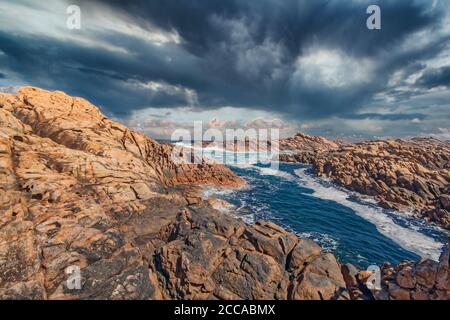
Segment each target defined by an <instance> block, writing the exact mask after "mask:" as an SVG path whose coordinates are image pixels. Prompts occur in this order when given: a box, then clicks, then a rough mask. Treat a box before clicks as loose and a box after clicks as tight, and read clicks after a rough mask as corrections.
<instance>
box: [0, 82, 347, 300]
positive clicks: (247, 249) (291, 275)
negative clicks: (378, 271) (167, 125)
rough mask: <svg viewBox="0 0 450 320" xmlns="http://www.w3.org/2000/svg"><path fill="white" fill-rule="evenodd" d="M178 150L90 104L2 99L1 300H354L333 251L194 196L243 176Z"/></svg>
mask: <svg viewBox="0 0 450 320" xmlns="http://www.w3.org/2000/svg"><path fill="white" fill-rule="evenodd" d="M171 151H172V147H171V146H168V145H161V144H158V143H157V142H155V141H153V140H151V139H149V138H147V137H146V136H144V135H142V134H140V133H137V132H133V131H131V130H129V129H127V128H126V127H124V126H122V125H121V124H119V123H116V122H114V121H111V120H109V119H107V118H105V117H104V116H103V115H102V114H101V113H100V111H99V110H98V109H97V108H96V107H95V106H93V105H91V104H90V103H88V102H87V101H85V100H83V99H80V98H72V97H70V96H67V95H66V94H64V93H62V92H48V91H44V90H40V89H37V88H29V87H27V88H21V89H20V93H19V94H18V95H17V96H16V95H10V94H0V299H172V298H186V299H204V298H205V299H206V298H208V299H209V298H211V299H214V298H219V299H231V298H243V299H347V298H349V295H348V292H347V290H346V287H345V282H344V280H343V277H342V274H341V273H340V265H339V264H338V262H337V261H336V259H335V258H334V256H332V255H331V254H328V253H323V252H322V251H321V249H320V248H319V247H318V246H317V245H315V244H314V243H312V242H310V241H307V240H302V239H299V238H297V237H296V236H294V235H293V234H291V233H288V232H286V231H284V230H283V229H281V228H280V227H278V226H276V225H274V224H272V223H269V222H260V223H257V224H256V225H254V226H247V225H244V224H243V223H242V222H241V221H239V220H236V219H234V218H231V217H228V216H226V215H223V214H221V213H219V212H218V211H216V210H214V209H213V208H212V207H211V206H210V205H209V204H208V202H205V201H203V200H202V199H201V198H200V197H198V195H197V194H196V185H198V184H205V183H206V184H213V185H216V186H221V187H236V186H239V185H241V184H243V183H244V182H243V181H242V180H241V179H240V178H239V177H237V176H235V175H234V174H233V173H232V172H231V171H230V170H229V169H227V168H226V167H224V166H221V165H217V164H209V163H204V164H202V165H190V164H177V163H175V162H173V161H172V158H171V155H170V153H171ZM74 268H75V269H76V268H79V270H80V272H81V274H80V275H81V289H76V288H73V287H71V286H70V285H68V282H67V281H66V280H68V279H69V278H70V276H71V274H70V272H72V271H73V270H74ZM72 275H73V274H72Z"/></svg>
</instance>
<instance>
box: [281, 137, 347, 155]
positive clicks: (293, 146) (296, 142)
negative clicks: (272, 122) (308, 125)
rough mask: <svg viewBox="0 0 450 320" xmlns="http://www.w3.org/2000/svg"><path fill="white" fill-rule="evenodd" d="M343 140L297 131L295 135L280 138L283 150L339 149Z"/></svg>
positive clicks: (318, 150)
mask: <svg viewBox="0 0 450 320" xmlns="http://www.w3.org/2000/svg"><path fill="white" fill-rule="evenodd" d="M342 144H343V142H340V141H332V140H329V139H326V138H323V137H318V136H310V135H307V134H304V133H297V134H296V135H295V136H293V137H290V138H286V139H282V140H280V143H279V145H280V150H281V151H302V152H306V151H310V152H321V151H328V150H335V149H338V148H339V147H340V146H341V145H342Z"/></svg>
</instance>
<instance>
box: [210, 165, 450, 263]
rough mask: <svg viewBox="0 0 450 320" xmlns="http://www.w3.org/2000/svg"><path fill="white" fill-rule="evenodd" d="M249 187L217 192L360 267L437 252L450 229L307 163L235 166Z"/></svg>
mask: <svg viewBox="0 0 450 320" xmlns="http://www.w3.org/2000/svg"><path fill="white" fill-rule="evenodd" d="M231 168H232V170H233V171H234V172H236V173H237V174H239V175H240V176H242V177H244V178H245V179H246V180H247V181H248V183H249V187H248V188H245V189H244V190H239V191H234V192H231V193H230V192H219V193H216V196H218V197H220V198H222V199H225V200H227V201H228V202H230V203H232V204H234V205H235V206H236V207H237V208H238V209H237V212H238V214H237V215H238V216H240V217H242V218H243V219H244V220H247V221H248V222H252V221H257V220H260V219H265V220H271V221H274V222H275V223H277V224H279V225H281V226H283V227H285V228H286V229H288V230H290V231H292V232H294V233H296V234H298V235H299V236H302V237H307V238H310V239H312V240H314V241H316V242H318V243H319V244H320V245H322V247H324V248H325V249H326V250H328V251H331V252H333V253H334V254H335V255H336V256H337V257H338V258H339V260H340V261H341V262H343V263H347V262H350V263H353V264H355V265H357V266H358V267H360V268H365V267H367V266H368V265H371V264H377V265H380V264H382V263H383V262H385V261H389V262H391V263H398V262H400V261H402V260H410V259H418V258H419V256H422V257H431V258H434V259H437V258H438V255H439V252H440V248H441V247H442V245H443V243H444V242H445V240H446V237H447V235H446V234H445V231H443V230H441V229H438V228H436V227H433V226H431V225H429V224H427V223H424V222H423V221H421V220H418V219H414V218H412V217H410V216H408V215H404V214H400V213H396V212H393V211H387V210H382V209H381V208H378V206H376V205H375V204H373V203H372V202H370V201H366V200H364V199H360V197H358V196H355V195H352V194H350V193H348V192H346V191H344V190H342V189H339V188H337V187H335V186H333V185H332V184H331V183H329V182H326V181H324V180H323V179H319V178H316V177H314V175H313V174H312V173H311V172H310V171H309V169H308V167H306V166H303V165H297V164H283V163H281V164H280V170H278V171H276V170H272V169H269V168H266V167H264V166H262V165H252V166H248V167H245V168H239V167H231Z"/></svg>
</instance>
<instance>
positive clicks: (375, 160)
mask: <svg viewBox="0 0 450 320" xmlns="http://www.w3.org/2000/svg"><path fill="white" fill-rule="evenodd" d="M298 137H300V138H298ZM322 139H324V138H319V137H310V136H307V135H303V134H299V135H297V136H296V137H295V138H292V139H288V140H285V141H286V142H284V141H282V142H280V145H286V146H287V148H285V150H289V151H290V152H289V153H285V154H282V155H281V157H280V159H281V160H282V161H286V162H299V163H305V164H311V165H312V166H313V169H314V171H315V172H316V174H317V175H318V176H323V177H327V178H329V179H331V180H332V181H333V182H335V183H337V184H338V185H340V186H342V187H344V188H346V189H348V190H351V191H356V192H359V193H361V194H365V195H369V196H373V197H374V198H375V199H376V200H377V201H378V203H379V204H380V205H381V206H382V207H384V208H391V209H396V210H400V211H407V212H412V213H414V214H416V215H417V216H420V217H422V218H424V219H426V220H429V221H433V222H435V223H436V224H438V225H439V226H442V227H443V228H445V229H447V230H448V229H450V141H445V142H444V141H439V140H436V139H433V138H414V139H409V140H400V139H397V140H380V141H367V142H360V143H342V142H336V143H333V142H332V141H330V140H327V139H324V140H322Z"/></svg>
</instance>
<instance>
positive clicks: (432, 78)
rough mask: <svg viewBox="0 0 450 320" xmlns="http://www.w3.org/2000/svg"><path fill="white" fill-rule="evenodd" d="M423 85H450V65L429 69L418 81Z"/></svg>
mask: <svg viewBox="0 0 450 320" xmlns="http://www.w3.org/2000/svg"><path fill="white" fill-rule="evenodd" d="M417 83H418V84H419V85H421V86H425V87H427V88H435V87H440V86H446V87H449V86H450V66H446V67H442V68H439V69H430V70H427V71H426V72H425V73H424V74H423V75H422V76H421V77H420V78H419V80H418V81H417Z"/></svg>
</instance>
